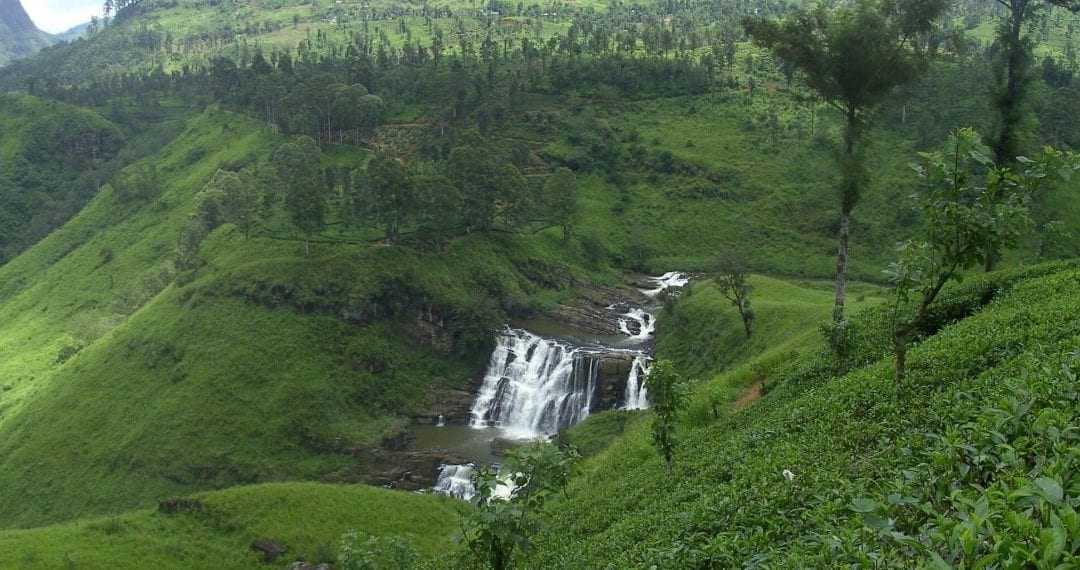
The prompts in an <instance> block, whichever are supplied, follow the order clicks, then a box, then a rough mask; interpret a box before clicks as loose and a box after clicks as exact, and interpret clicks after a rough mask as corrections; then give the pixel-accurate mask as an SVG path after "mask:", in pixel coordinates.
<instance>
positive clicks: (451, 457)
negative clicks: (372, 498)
mask: <svg viewBox="0 0 1080 570" xmlns="http://www.w3.org/2000/svg"><path fill="white" fill-rule="evenodd" d="M353 456H354V457H356V458H357V463H356V465H354V466H353V467H352V468H351V469H350V470H349V471H347V472H344V473H338V474H336V475H335V476H333V477H331V478H328V479H325V480H326V481H327V482H347V483H355V482H363V483H367V484H369V485H377V486H380V487H387V488H390V489H402V490H405V491H418V490H420V489H430V488H431V487H433V486H435V482H436V480H437V479H438V476H439V468H440V467H442V466H443V465H446V464H462V463H468V460H466V459H465V458H464V457H461V456H458V455H456V454H454V453H452V452H450V451H447V450H444V449H423V450H414V451H393V450H386V449H357V450H355V451H354V453H353Z"/></svg>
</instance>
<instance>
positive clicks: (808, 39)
mask: <svg viewBox="0 0 1080 570" xmlns="http://www.w3.org/2000/svg"><path fill="white" fill-rule="evenodd" d="M945 7H946V2H945V0H856V1H855V2H854V3H853V4H845V5H842V6H839V7H833V8H830V7H827V6H825V5H821V6H819V7H817V8H815V9H813V10H804V9H800V10H796V11H795V12H793V13H791V14H790V15H789V16H787V17H785V18H784V19H783V20H782V21H776V20H770V19H764V18H758V19H748V20H747V21H746V22H745V26H746V30H747V32H748V33H749V34H750V35H751V36H752V37H753V39H754V42H755V43H756V44H757V45H760V46H763V47H766V48H769V49H770V50H772V52H773V53H775V54H776V55H777V56H778V57H779V58H781V59H783V60H784V61H786V62H789V63H790V64H792V65H794V66H795V67H796V68H797V69H799V70H800V71H801V72H802V73H803V76H804V79H805V81H806V83H807V84H808V85H809V86H810V88H811V89H813V90H814V91H816V92H817V93H818V94H819V95H820V96H821V97H822V99H824V100H825V101H826V102H828V103H829V104H830V105H832V106H833V107H835V108H836V109H837V110H838V111H840V112H841V113H842V114H843V117H844V135H843V146H842V149H841V153H840V157H839V162H840V170H841V172H842V174H843V181H842V183H841V186H840V192H839V194H840V228H839V235H838V241H839V246H838V248H837V254H836V287H835V290H836V291H835V292H836V295H835V305H834V308H833V318H832V329H833V330H832V342H833V348H834V350H836V351H837V352H841V351H842V350H843V343H844V329H845V328H846V321H845V317H844V305H845V301H846V296H847V271H848V244H849V239H850V231H851V216H852V212H853V211H854V209H855V206H856V205H857V204H858V203H859V199H860V197H861V195H862V192H863V189H864V188H865V186H866V181H867V177H868V176H867V173H866V172H865V165H864V158H863V156H862V153H861V150H862V149H861V146H860V142H861V139H862V135H863V134H864V132H865V127H866V119H867V117H868V115H869V113H870V112H871V111H872V110H873V109H874V108H875V107H877V105H878V104H880V103H881V101H882V100H884V99H885V97H887V96H888V95H889V94H890V93H891V92H892V91H893V90H894V89H895V88H896V87H898V86H900V85H904V84H905V83H908V82H911V81H912V80H914V79H915V78H916V77H917V76H918V75H919V74H920V73H921V71H922V69H923V68H924V67H925V61H926V59H927V58H926V53H925V51H924V50H922V49H921V48H920V43H919V39H920V37H922V36H923V35H924V34H926V33H928V32H929V31H931V29H932V28H933V22H934V20H936V19H937V18H938V17H939V16H940V15H941V13H942V12H943V11H944V9H945Z"/></svg>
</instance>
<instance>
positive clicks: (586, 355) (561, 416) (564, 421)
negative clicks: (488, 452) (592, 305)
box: [471, 329, 599, 439]
mask: <svg viewBox="0 0 1080 570" xmlns="http://www.w3.org/2000/svg"><path fill="white" fill-rule="evenodd" d="M594 356H595V353H594V352H590V351H588V350H585V349H582V348H578V347H572V346H569V345H566V344H563V343H560V342H557V341H555V340H551V339H545V338H541V337H538V336H536V335H534V334H532V333H530V332H528V331H523V330H517V329H508V330H507V331H506V332H505V333H504V334H502V335H501V336H500V337H499V339H498V342H497V345H496V347H495V351H494V352H493V353H492V355H491V361H490V363H489V364H488V370H487V373H486V374H485V376H484V383H483V385H482V386H481V388H480V393H479V395H478V396H477V398H476V401H475V402H474V403H473V407H472V422H471V425H472V426H473V427H475V428H484V427H499V428H502V429H504V430H505V431H506V432H507V435H509V436H510V437H514V438H521V439H526V438H536V437H542V436H548V435H554V434H555V433H558V431H559V430H560V429H562V428H565V427H568V426H571V425H574V424H576V423H577V422H579V421H581V420H583V419H585V416H587V415H589V411H590V409H591V407H592V400H593V394H594V393H595V392H596V376H597V369H598V367H599V360H598V359H597V358H594Z"/></svg>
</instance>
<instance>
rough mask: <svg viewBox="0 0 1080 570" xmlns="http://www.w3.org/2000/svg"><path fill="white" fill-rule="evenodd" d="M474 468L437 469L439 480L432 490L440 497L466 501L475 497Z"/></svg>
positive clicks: (469, 465)
mask: <svg viewBox="0 0 1080 570" xmlns="http://www.w3.org/2000/svg"><path fill="white" fill-rule="evenodd" d="M475 470H476V466H474V465H473V464H471V463H469V464H467V465H443V466H442V467H440V468H439V478H438V480H437V481H436V483H435V487H434V490H435V492H436V493H439V494H441V495H447V496H450V497H454V498H455V499H462V500H465V501H468V500H470V499H472V498H473V497H474V496H476V487H475V486H473V482H472V475H473V471H475Z"/></svg>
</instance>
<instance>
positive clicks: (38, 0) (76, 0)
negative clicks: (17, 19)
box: [22, 0, 105, 34]
mask: <svg viewBox="0 0 1080 570" xmlns="http://www.w3.org/2000/svg"><path fill="white" fill-rule="evenodd" d="M104 3H105V0H22V5H23V8H26V13H27V14H30V18H31V19H33V20H34V23H35V24H37V27H39V28H41V29H42V30H45V31H46V32H49V33H53V34H56V33H59V32H66V31H67V30H69V29H71V28H73V27H75V26H78V25H79V24H83V23H86V22H89V21H90V16H100V15H101V7H102V5H104Z"/></svg>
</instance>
